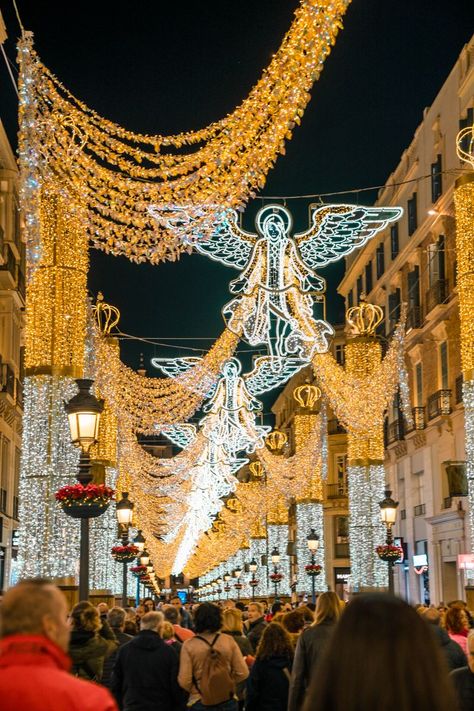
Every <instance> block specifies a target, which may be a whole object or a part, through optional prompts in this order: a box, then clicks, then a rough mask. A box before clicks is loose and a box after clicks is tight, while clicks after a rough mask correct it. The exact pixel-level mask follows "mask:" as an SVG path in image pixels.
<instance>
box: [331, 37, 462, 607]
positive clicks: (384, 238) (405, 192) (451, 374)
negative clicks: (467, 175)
mask: <svg viewBox="0 0 474 711" xmlns="http://www.w3.org/2000/svg"><path fill="white" fill-rule="evenodd" d="M473 107H474V39H472V40H471V41H470V43H469V44H468V45H466V46H465V47H464V49H463V51H462V52H461V54H460V57H459V59H458V61H457V62H456V64H455V66H454V67H453V69H452V71H451V73H450V74H449V76H448V78H447V80H446V82H445V83H444V85H443V86H442V88H441V90H440V92H439V94H438V95H437V97H436V98H435V99H434V101H433V104H432V106H431V107H429V108H427V109H425V111H424V113H423V121H422V123H421V124H420V125H419V126H418V128H417V130H416V132H415V135H414V137H413V140H412V142H411V144H410V145H409V146H408V148H407V149H406V150H405V151H404V153H403V155H402V157H401V160H400V163H399V165H398V166H397V167H396V169H395V170H394V172H393V173H392V174H391V175H390V177H389V179H388V180H387V182H386V185H385V187H384V188H383V189H382V190H380V192H379V196H378V201H377V202H378V204H380V205H401V206H402V207H403V208H404V210H405V214H404V216H403V218H402V219H401V220H400V222H399V223H398V225H395V226H393V227H392V228H391V229H389V230H387V232H386V233H385V234H384V233H381V234H380V236H378V238H377V239H375V240H373V241H371V242H369V243H368V244H367V246H366V247H365V248H364V249H363V250H360V251H356V252H354V253H353V254H352V255H351V256H350V257H349V258H348V259H347V262H346V272H345V276H344V278H343V280H342V282H341V284H340V286H339V291H340V293H341V294H342V295H343V296H344V298H345V300H346V306H347V307H349V306H351V305H352V304H356V303H357V301H358V299H359V297H360V295H361V293H362V292H365V293H366V294H367V297H368V300H369V301H371V302H372V303H377V304H379V305H380V306H382V307H383V308H384V312H385V322H384V328H385V335H388V334H389V333H390V332H391V331H392V330H393V328H394V325H395V323H396V321H397V320H398V318H399V315H400V307H401V304H402V302H406V303H407V305H408V329H409V333H408V339H407V364H408V367H409V373H410V384H411V392H412V404H413V407H414V415H415V428H414V429H413V430H412V431H408V428H407V427H406V423H405V422H404V419H403V417H402V415H401V413H400V412H399V408H398V404H397V402H394V406H393V409H392V412H390V413H389V417H388V419H387V430H386V458H385V464H386V471H387V480H388V481H389V482H390V485H391V487H392V490H393V496H394V498H396V499H398V501H399V502H400V505H399V515H398V523H397V526H396V530H395V535H396V536H400V537H402V538H403V542H404V543H405V544H406V546H407V554H408V555H407V559H406V561H405V562H404V563H403V564H401V565H398V566H397V575H396V581H395V584H396V586H397V587H398V590H399V592H400V593H401V594H402V595H403V596H405V597H406V598H407V599H408V600H409V601H410V602H413V603H415V602H419V601H424V600H427V599H430V600H431V602H435V603H437V602H439V601H441V600H444V601H449V600H452V599H455V598H460V597H464V596H465V593H464V582H465V581H464V580H463V577H462V573H461V572H460V571H459V569H458V566H457V556H458V554H460V553H464V552H467V546H468V543H467V540H466V534H467V526H466V525H465V519H466V515H467V514H466V506H467V499H466V498H465V496H459V494H463V493H464V494H465V493H466V489H465V486H466V482H465V464H464V460H465V450H464V418H463V404H462V388H461V383H462V380H461V378H462V376H461V364H460V352H459V351H460V343H459V309H458V299H457V293H456V254H455V220H454V210H453V189H454V182H455V179H456V178H457V177H458V175H459V174H460V170H461V169H462V164H461V163H460V161H459V159H458V158H457V156H456V135H457V133H458V131H459V130H460V128H462V127H463V126H465V125H470V124H472V123H473ZM473 318H474V314H473ZM414 556H421V557H418V558H416V559H415V560H414ZM415 564H416V565H415Z"/></svg>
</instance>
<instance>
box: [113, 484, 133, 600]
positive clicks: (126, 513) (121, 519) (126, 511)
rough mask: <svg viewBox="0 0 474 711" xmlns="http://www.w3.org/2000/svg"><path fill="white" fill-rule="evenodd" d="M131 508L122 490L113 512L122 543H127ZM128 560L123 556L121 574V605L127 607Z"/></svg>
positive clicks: (131, 513)
mask: <svg viewBox="0 0 474 711" xmlns="http://www.w3.org/2000/svg"><path fill="white" fill-rule="evenodd" d="M133 508H134V504H133V503H132V502H131V501H130V499H129V498H128V492H126V491H124V492H122V498H121V499H120V501H118V502H117V505H116V506H115V513H116V515H117V521H118V524H119V528H120V536H121V538H122V545H123V546H127V545H128V529H129V527H130V526H131V524H132V519H133ZM129 562H130V561H129V560H127V558H124V560H123V561H122V565H123V576H122V607H127V604H128V599H127V573H128V570H127V564H128V563H129Z"/></svg>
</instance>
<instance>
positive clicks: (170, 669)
mask: <svg viewBox="0 0 474 711" xmlns="http://www.w3.org/2000/svg"><path fill="white" fill-rule="evenodd" d="M178 665H179V662H178V655H177V654H176V652H175V651H174V650H173V649H171V647H170V646H169V645H168V644H166V643H165V642H164V641H163V640H162V639H161V637H160V635H159V634H158V633H157V632H153V630H142V631H141V632H139V633H138V634H137V636H136V637H134V638H133V639H132V640H131V642H128V643H127V644H124V646H123V647H121V648H120V649H119V651H118V654H117V660H116V662H115V667H114V670H113V673H112V680H111V685H110V688H111V690H112V693H113V694H114V696H115V698H116V699H117V702H118V704H119V706H120V709H122V711H180V710H181V709H184V707H185V705H184V702H185V696H184V693H183V691H182V689H181V688H180V687H179V686H178V681H177V678H178Z"/></svg>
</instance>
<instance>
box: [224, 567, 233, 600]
mask: <svg viewBox="0 0 474 711" xmlns="http://www.w3.org/2000/svg"><path fill="white" fill-rule="evenodd" d="M231 578H232V575H230V574H229V573H226V574H225V575H224V582H225V585H224V592H225V593H227V599H229V593H230V585H229V580H231Z"/></svg>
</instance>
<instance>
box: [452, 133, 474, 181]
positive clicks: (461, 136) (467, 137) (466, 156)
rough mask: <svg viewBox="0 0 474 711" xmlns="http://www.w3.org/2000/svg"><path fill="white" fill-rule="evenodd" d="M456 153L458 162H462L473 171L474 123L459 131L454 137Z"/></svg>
mask: <svg viewBox="0 0 474 711" xmlns="http://www.w3.org/2000/svg"><path fill="white" fill-rule="evenodd" d="M465 147H467V150H466V149H465ZM456 153H457V155H458V158H459V160H462V161H464V163H467V164H468V165H470V167H471V168H472V169H473V170H474V123H473V124H472V126H466V128H463V129H462V130H461V131H459V133H458V135H457V136H456Z"/></svg>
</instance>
